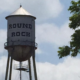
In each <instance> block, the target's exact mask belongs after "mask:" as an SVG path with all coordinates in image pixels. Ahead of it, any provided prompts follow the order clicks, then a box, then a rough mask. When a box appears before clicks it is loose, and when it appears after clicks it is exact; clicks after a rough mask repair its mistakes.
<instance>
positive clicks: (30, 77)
mask: <svg viewBox="0 0 80 80" xmlns="http://www.w3.org/2000/svg"><path fill="white" fill-rule="evenodd" d="M28 64H29V79H30V80H32V76H31V62H30V58H29V60H28Z"/></svg>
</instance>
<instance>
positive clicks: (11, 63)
mask: <svg viewBox="0 0 80 80" xmlns="http://www.w3.org/2000/svg"><path fill="white" fill-rule="evenodd" d="M12 61H13V60H12V58H11V62H10V74H9V80H11V74H12Z"/></svg>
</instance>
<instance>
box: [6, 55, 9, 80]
mask: <svg viewBox="0 0 80 80" xmlns="http://www.w3.org/2000/svg"><path fill="white" fill-rule="evenodd" d="M9 60H10V56H9V54H8V59H7V67H6V76H5V80H7V77H8V69H9Z"/></svg>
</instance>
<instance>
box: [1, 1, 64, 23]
mask: <svg viewBox="0 0 80 80" xmlns="http://www.w3.org/2000/svg"><path fill="white" fill-rule="evenodd" d="M20 4H22V5H23V7H24V8H25V9H26V10H28V11H29V12H30V13H31V14H33V15H34V16H36V17H37V18H38V20H39V21H43V20H46V19H50V18H55V17H57V16H58V15H59V14H60V12H61V11H62V10H63V6H62V4H61V3H60V0H34V1H32V0H16V3H15V0H2V1H1V2H0V12H4V11H7V12H8V11H10V13H11V12H13V11H14V10H16V8H18V7H19V5H20Z"/></svg>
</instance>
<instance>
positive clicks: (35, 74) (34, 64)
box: [32, 49, 37, 80]
mask: <svg viewBox="0 0 80 80" xmlns="http://www.w3.org/2000/svg"><path fill="white" fill-rule="evenodd" d="M32 58H33V66H34V76H35V80H37V72H36V63H35V49H34V53H33V56H32Z"/></svg>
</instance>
